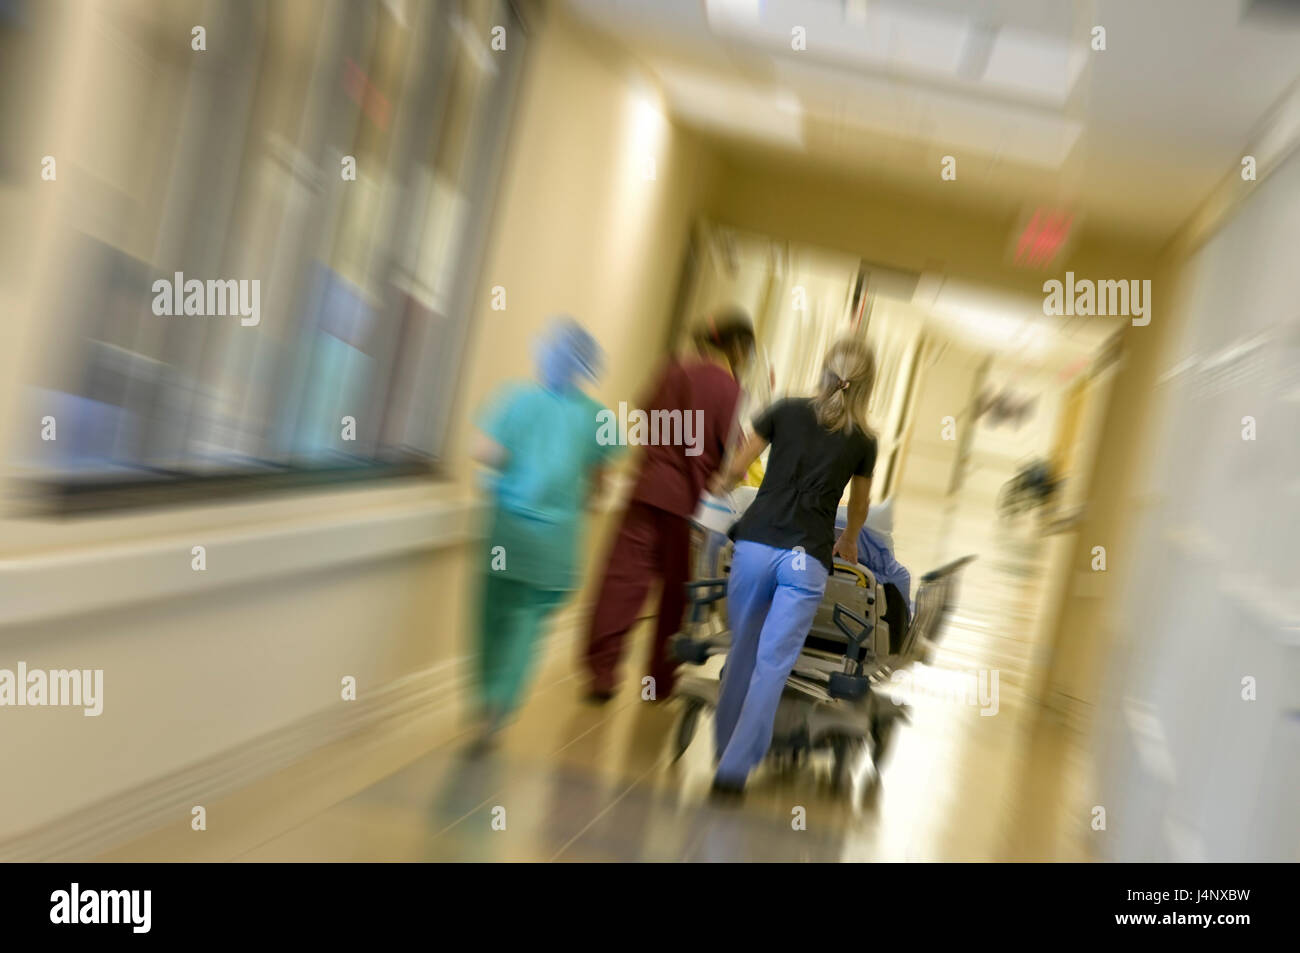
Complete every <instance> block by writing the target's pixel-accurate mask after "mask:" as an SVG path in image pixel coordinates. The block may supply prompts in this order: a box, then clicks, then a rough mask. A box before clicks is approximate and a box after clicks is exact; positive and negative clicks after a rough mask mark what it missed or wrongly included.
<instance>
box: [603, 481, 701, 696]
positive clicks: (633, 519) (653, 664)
mask: <svg viewBox="0 0 1300 953" xmlns="http://www.w3.org/2000/svg"><path fill="white" fill-rule="evenodd" d="M690 557H691V528H690V523H689V522H688V521H687V520H686V519H685V517H681V516H677V515H675V514H673V513H669V512H668V511H667V510H661V509H659V508H658V507H656V506H651V505H650V504H648V503H638V502H633V503H630V504H628V508H627V511H626V512H625V513H624V514H623V522H622V525H621V526H619V530H618V536H616V537H615V539H614V545H613V547H612V548H611V549H610V553H609V559H608V561H607V562H606V565H605V577H604V579H602V580H601V584H600V595H599V596H597V598H596V608H595V611H594V612H593V613H592V617H591V630H590V632H589V633H588V637H587V669H588V671H589V673H590V676H591V689H592V690H593V691H597V692H612V691H614V689H615V685H616V683H617V676H618V665H619V662H620V660H621V659H622V656H623V643H624V641H625V640H626V637H627V632H628V629H630V628H632V626H633V624H634V623H635V622H636V620H637V616H638V614H639V613H640V611H641V607H642V606H643V605H644V604H645V599H646V595H647V593H649V591H650V586H651V583H653V582H654V581H655V580H658V581H659V582H661V583H662V585H663V588H662V592H661V594H660V597H659V619H658V622H657V623H656V625H655V638H654V644H653V645H652V646H651V650H650V662H649V665H648V666H647V669H648V671H647V672H646V673H645V674H649V675H650V676H652V677H653V678H654V680H655V682H654V684H655V697H656V698H667V697H668V696H669V695H671V694H672V690H673V682H674V680H675V677H676V676H675V670H676V668H677V660H676V659H674V658H672V655H671V649H670V648H669V645H668V640H669V638H671V637H672V636H673V635H674V634H676V633H677V632H679V631H681V626H682V616H683V615H684V614H685V612H686V583H687V581H688V580H689V578H690ZM639 680H640V676H638V681H639Z"/></svg>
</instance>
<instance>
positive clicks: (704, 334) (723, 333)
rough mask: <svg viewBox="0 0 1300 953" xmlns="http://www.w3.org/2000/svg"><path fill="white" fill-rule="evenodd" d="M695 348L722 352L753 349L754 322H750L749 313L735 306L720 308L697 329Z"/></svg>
mask: <svg viewBox="0 0 1300 953" xmlns="http://www.w3.org/2000/svg"><path fill="white" fill-rule="evenodd" d="M695 346H696V347H698V348H700V349H703V348H706V347H715V348H717V349H718V350H720V351H731V350H732V349H733V348H742V349H748V348H751V347H753V346H754V322H753V321H751V320H750V318H749V312H747V311H746V310H745V309H744V308H740V307H736V306H734V305H732V306H729V307H725V308H719V309H718V310H717V311H715V312H713V313H712V314H711V315H709V316H708V317H707V318H705V319H704V321H703V322H702V323H701V325H700V327H699V328H697V329H696V331H695Z"/></svg>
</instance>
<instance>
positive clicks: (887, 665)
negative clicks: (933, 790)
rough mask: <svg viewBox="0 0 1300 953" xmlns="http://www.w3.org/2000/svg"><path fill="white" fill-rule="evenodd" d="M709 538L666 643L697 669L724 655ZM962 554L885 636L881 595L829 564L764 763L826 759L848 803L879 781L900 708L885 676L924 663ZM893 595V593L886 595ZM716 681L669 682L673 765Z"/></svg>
mask: <svg viewBox="0 0 1300 953" xmlns="http://www.w3.org/2000/svg"><path fill="white" fill-rule="evenodd" d="M719 536H720V534H717V533H715V532H713V531H703V532H701V533H700V534H699V535H698V536H697V540H696V541H697V548H696V559H695V567H696V572H697V573H701V572H706V573H709V574H708V575H707V576H706V577H705V578H697V579H695V580H693V581H692V582H690V583H688V584H687V591H688V602H689V608H688V612H687V621H686V625H685V627H684V629H683V631H682V632H681V633H679V634H678V635H677V636H676V637H675V638H674V639H673V643H672V648H673V652H674V653H675V654H676V656H677V658H678V659H679V660H681V661H682V662H684V663H687V664H689V665H697V666H703V665H704V664H705V663H707V662H708V660H709V659H710V658H713V657H715V656H718V655H725V654H726V653H727V651H728V649H729V647H730V633H729V632H728V631H727V629H726V612H725V605H724V604H725V599H726V594H727V576H726V574H725V572H726V569H727V568H728V564H729V551H730V543H729V541H727V540H726V538H725V537H721V538H718V537H719ZM974 559H975V557H974V556H963V557H962V558H960V559H956V560H953V561H952V562H950V563H947V564H946V565H943V566H940V567H939V568H938V569H934V570H932V571H931V572H928V573H926V574H925V575H924V576H922V577H921V581H920V586H919V588H918V589H917V593H916V603H915V605H916V611H915V613H914V614H913V616H912V618H911V621H910V624H909V625H908V627H907V631H906V632H903V633H891V632H890V631H889V624H888V623H887V622H886V621H885V608H886V591H885V587H884V586H883V585H879V584H877V582H876V580H875V578H874V577H873V576H872V574H871V572H870V570H868V569H867V568H866V567H864V566H854V565H850V564H849V563H846V562H842V561H840V560H838V559H837V560H836V561H835V563H834V571H833V573H832V574H831V576H830V577H829V578H828V579H827V580H826V592H825V594H824V595H823V597H822V601H821V605H820V606H819V607H818V609H817V614H816V616H815V617H814V619H813V624H812V628H811V629H810V631H809V633H808V637H807V639H806V640H805V642H804V647H803V650H802V652H801V653H800V655H799V659H798V661H797V662H796V663H795V666H794V669H793V671H791V673H790V676H789V678H788V679H786V685H785V691H784V693H783V695H782V698H781V704H780V707H779V708H778V710H777V717H776V725H775V729H774V731H773V736H772V746H771V748H770V749H769V751H768V758H769V759H770V760H773V761H775V762H777V763H778V764H782V763H784V764H787V765H794V764H797V763H799V762H800V761H805V760H807V759H808V757H809V756H810V755H811V754H813V753H814V752H818V751H829V752H830V753H831V755H832V768H831V781H832V784H833V786H834V787H835V788H836V789H837V790H840V791H843V792H844V793H846V794H848V795H849V796H850V797H852V798H854V799H855V800H857V799H860V798H861V797H863V796H865V794H866V793H867V792H869V791H870V790H871V789H872V788H873V787H874V786H875V785H876V784H877V783H878V782H879V779H880V770H879V769H880V766H881V765H882V764H883V761H884V757H885V754H886V752H887V750H888V748H889V743H890V740H891V738H892V735H893V732H894V729H895V727H896V725H897V723H898V721H899V720H900V719H902V720H906V719H907V717H908V708H907V706H906V704H905V703H903V702H901V701H897V700H895V699H894V698H893V697H892V693H891V692H890V691H889V687H888V682H889V680H890V678H891V676H892V675H893V674H894V673H895V672H897V671H900V670H901V669H904V668H906V667H907V666H909V665H911V664H912V663H914V662H917V661H920V662H922V663H925V662H928V661H929V660H930V656H931V653H932V652H933V650H934V647H935V645H936V643H937V640H938V638H939V637H940V635H941V633H942V631H943V624H944V621H945V619H946V618H947V615H948V613H949V611H950V610H951V609H952V607H953V606H954V605H955V603H956V600H957V584H958V580H959V578H960V574H961V570H962V569H963V568H964V567H965V566H966V565H967V564H968V563H970V562H971V561H972V560H974ZM895 591H896V590H895ZM720 677H721V673H719V677H718V678H713V677H707V676H704V675H687V676H684V677H682V678H680V679H679V680H678V682H677V689H676V692H675V695H676V697H677V698H678V699H680V701H681V705H682V707H681V714H680V716H679V719H678V722H677V726H676V732H675V737H674V742H673V743H674V747H673V757H674V760H676V759H678V758H680V757H681V756H682V755H683V754H684V753H685V751H686V749H687V748H688V747H689V746H690V744H691V741H692V739H693V737H694V735H695V728H696V725H697V723H698V721H699V717H700V715H701V714H702V713H703V712H705V711H711V710H713V709H715V708H716V707H717V703H718V691H719V688H720V686H721V682H720Z"/></svg>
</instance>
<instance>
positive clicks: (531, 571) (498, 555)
mask: <svg viewBox="0 0 1300 953" xmlns="http://www.w3.org/2000/svg"><path fill="white" fill-rule="evenodd" d="M603 409H604V408H603V407H602V406H601V405H600V404H599V403H598V402H597V401H595V400H593V399H592V398H590V397H588V396H587V395H586V394H584V393H582V392H581V391H579V390H570V391H566V392H564V393H557V392H555V391H551V390H547V389H546V388H545V387H542V386H541V385H540V384H535V383H517V384H510V385H506V386H505V387H503V388H502V389H501V390H500V391H499V392H498V393H497V394H496V395H494V396H493V397H492V399H491V400H489V402H488V404H487V405H486V407H485V408H484V410H483V412H482V413H481V414H480V417H479V426H480V427H481V428H482V430H483V432H484V433H485V434H487V435H488V436H489V437H490V438H492V439H493V440H495V441H496V442H497V443H498V444H500V445H501V446H502V447H503V448H504V449H505V451H506V461H505V464H504V468H503V469H502V470H498V471H493V472H491V473H490V474H489V475H488V477H487V480H486V486H487V490H488V492H489V493H490V494H491V495H492V497H493V501H494V503H495V506H494V507H493V513H492V517H491V522H490V524H489V526H488V553H487V559H488V569H489V571H495V572H500V573H501V574H502V575H504V576H505V577H506V578H509V579H513V580H515V581H517V582H523V583H527V584H528V585H531V586H535V587H537V588H539V589H564V590H570V589H576V588H577V586H578V582H579V575H578V542H579V534H580V530H581V526H582V514H583V510H584V507H585V506H586V501H587V496H588V493H589V490H590V485H591V477H592V474H593V471H594V469H595V468H596V467H597V466H599V465H600V464H602V463H604V462H605V461H606V460H607V459H608V458H609V457H610V456H612V455H613V454H614V453H615V452H616V451H617V450H618V447H616V446H602V445H601V444H600V442H599V441H598V440H597V433H598V430H599V424H598V421H597V417H596V415H597V414H598V413H600V411H602V410H603ZM498 547H500V548H498ZM502 562H504V568H502V565H501V564H502Z"/></svg>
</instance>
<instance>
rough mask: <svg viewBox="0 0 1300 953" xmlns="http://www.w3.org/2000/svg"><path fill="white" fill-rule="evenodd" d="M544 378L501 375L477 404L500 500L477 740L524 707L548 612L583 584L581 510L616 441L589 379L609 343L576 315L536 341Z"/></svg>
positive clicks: (490, 545) (489, 736)
mask: <svg viewBox="0 0 1300 953" xmlns="http://www.w3.org/2000/svg"><path fill="white" fill-rule="evenodd" d="M536 362H537V379H536V380H534V381H516V382H511V383H509V384H506V385H504V386H503V387H501V388H500V389H499V390H498V392H497V393H496V394H494V395H493V396H492V398H491V399H490V400H489V401H488V402H487V404H486V406H485V408H484V410H483V411H482V413H481V414H480V416H479V420H478V424H479V427H480V429H481V431H482V434H481V435H480V437H479V439H478V442H477V445H476V447H475V449H474V457H475V459H476V460H477V461H478V462H480V463H482V464H484V465H485V466H487V467H488V468H489V472H488V475H487V478H486V480H485V488H486V490H487V493H488V495H489V498H490V501H491V508H490V515H489V519H488V533H487V552H486V554H485V555H484V573H483V577H482V580H481V586H480V595H481V600H482V601H481V604H480V610H479V633H478V643H477V646H476V649H477V653H478V671H477V675H478V702H479V712H478V714H479V716H480V718H481V728H480V731H479V734H478V737H477V739H476V741H475V744H474V749H475V750H476V751H481V750H483V749H486V748H487V747H489V746H490V745H491V743H492V741H493V740H494V738H495V736H496V734H497V732H498V731H499V730H500V729H501V727H502V726H503V725H504V723H505V721H506V719H507V718H508V716H509V715H510V714H511V713H512V712H513V711H514V710H515V709H516V708H517V707H518V705H519V701H520V697H521V696H522V694H523V692H524V689H525V687H526V684H527V682H528V678H529V676H530V674H531V671H532V668H533V665H534V664H535V660H536V656H537V655H538V654H539V653H538V648H539V644H540V641H541V636H542V634H543V631H544V630H545V627H546V624H547V622H548V620H549V619H550V618H551V616H552V615H553V614H554V613H555V611H556V609H558V608H559V607H560V606H561V605H562V604H563V603H564V602H565V601H566V600H567V599H568V598H569V596H571V595H572V594H573V592H574V591H575V590H576V589H577V588H578V584H579V581H580V576H579V560H578V548H579V545H580V543H581V540H582V528H583V527H582V524H583V512H584V510H585V508H586V505H587V503H588V501H589V500H591V499H593V498H594V496H595V495H596V494H597V493H598V492H599V488H600V485H601V481H602V473H603V468H604V466H605V464H606V462H607V461H608V460H609V458H610V457H611V456H612V455H613V453H614V452H616V451H617V449H618V448H617V447H616V446H603V445H602V444H601V443H600V441H599V440H598V439H597V434H598V430H599V428H598V422H597V415H598V414H599V413H600V412H601V411H602V410H604V407H602V405H601V404H600V403H599V402H598V401H596V400H593V399H592V398H591V397H589V396H587V394H585V393H583V391H582V389H581V388H582V385H583V384H584V382H587V381H595V380H596V379H597V376H598V374H599V371H600V365H601V362H602V354H601V350H600V346H599V345H598V344H597V343H596V341H595V339H594V338H592V336H591V335H590V334H589V333H587V331H586V330H585V329H583V328H582V326H581V325H579V324H578V323H577V322H576V321H574V320H573V319H572V318H570V317H568V316H560V317H557V318H553V319H552V320H551V321H550V322H549V323H548V325H547V327H546V328H545V329H544V330H543V332H542V335H541V336H540V338H539V340H538V342H537V347H536Z"/></svg>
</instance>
